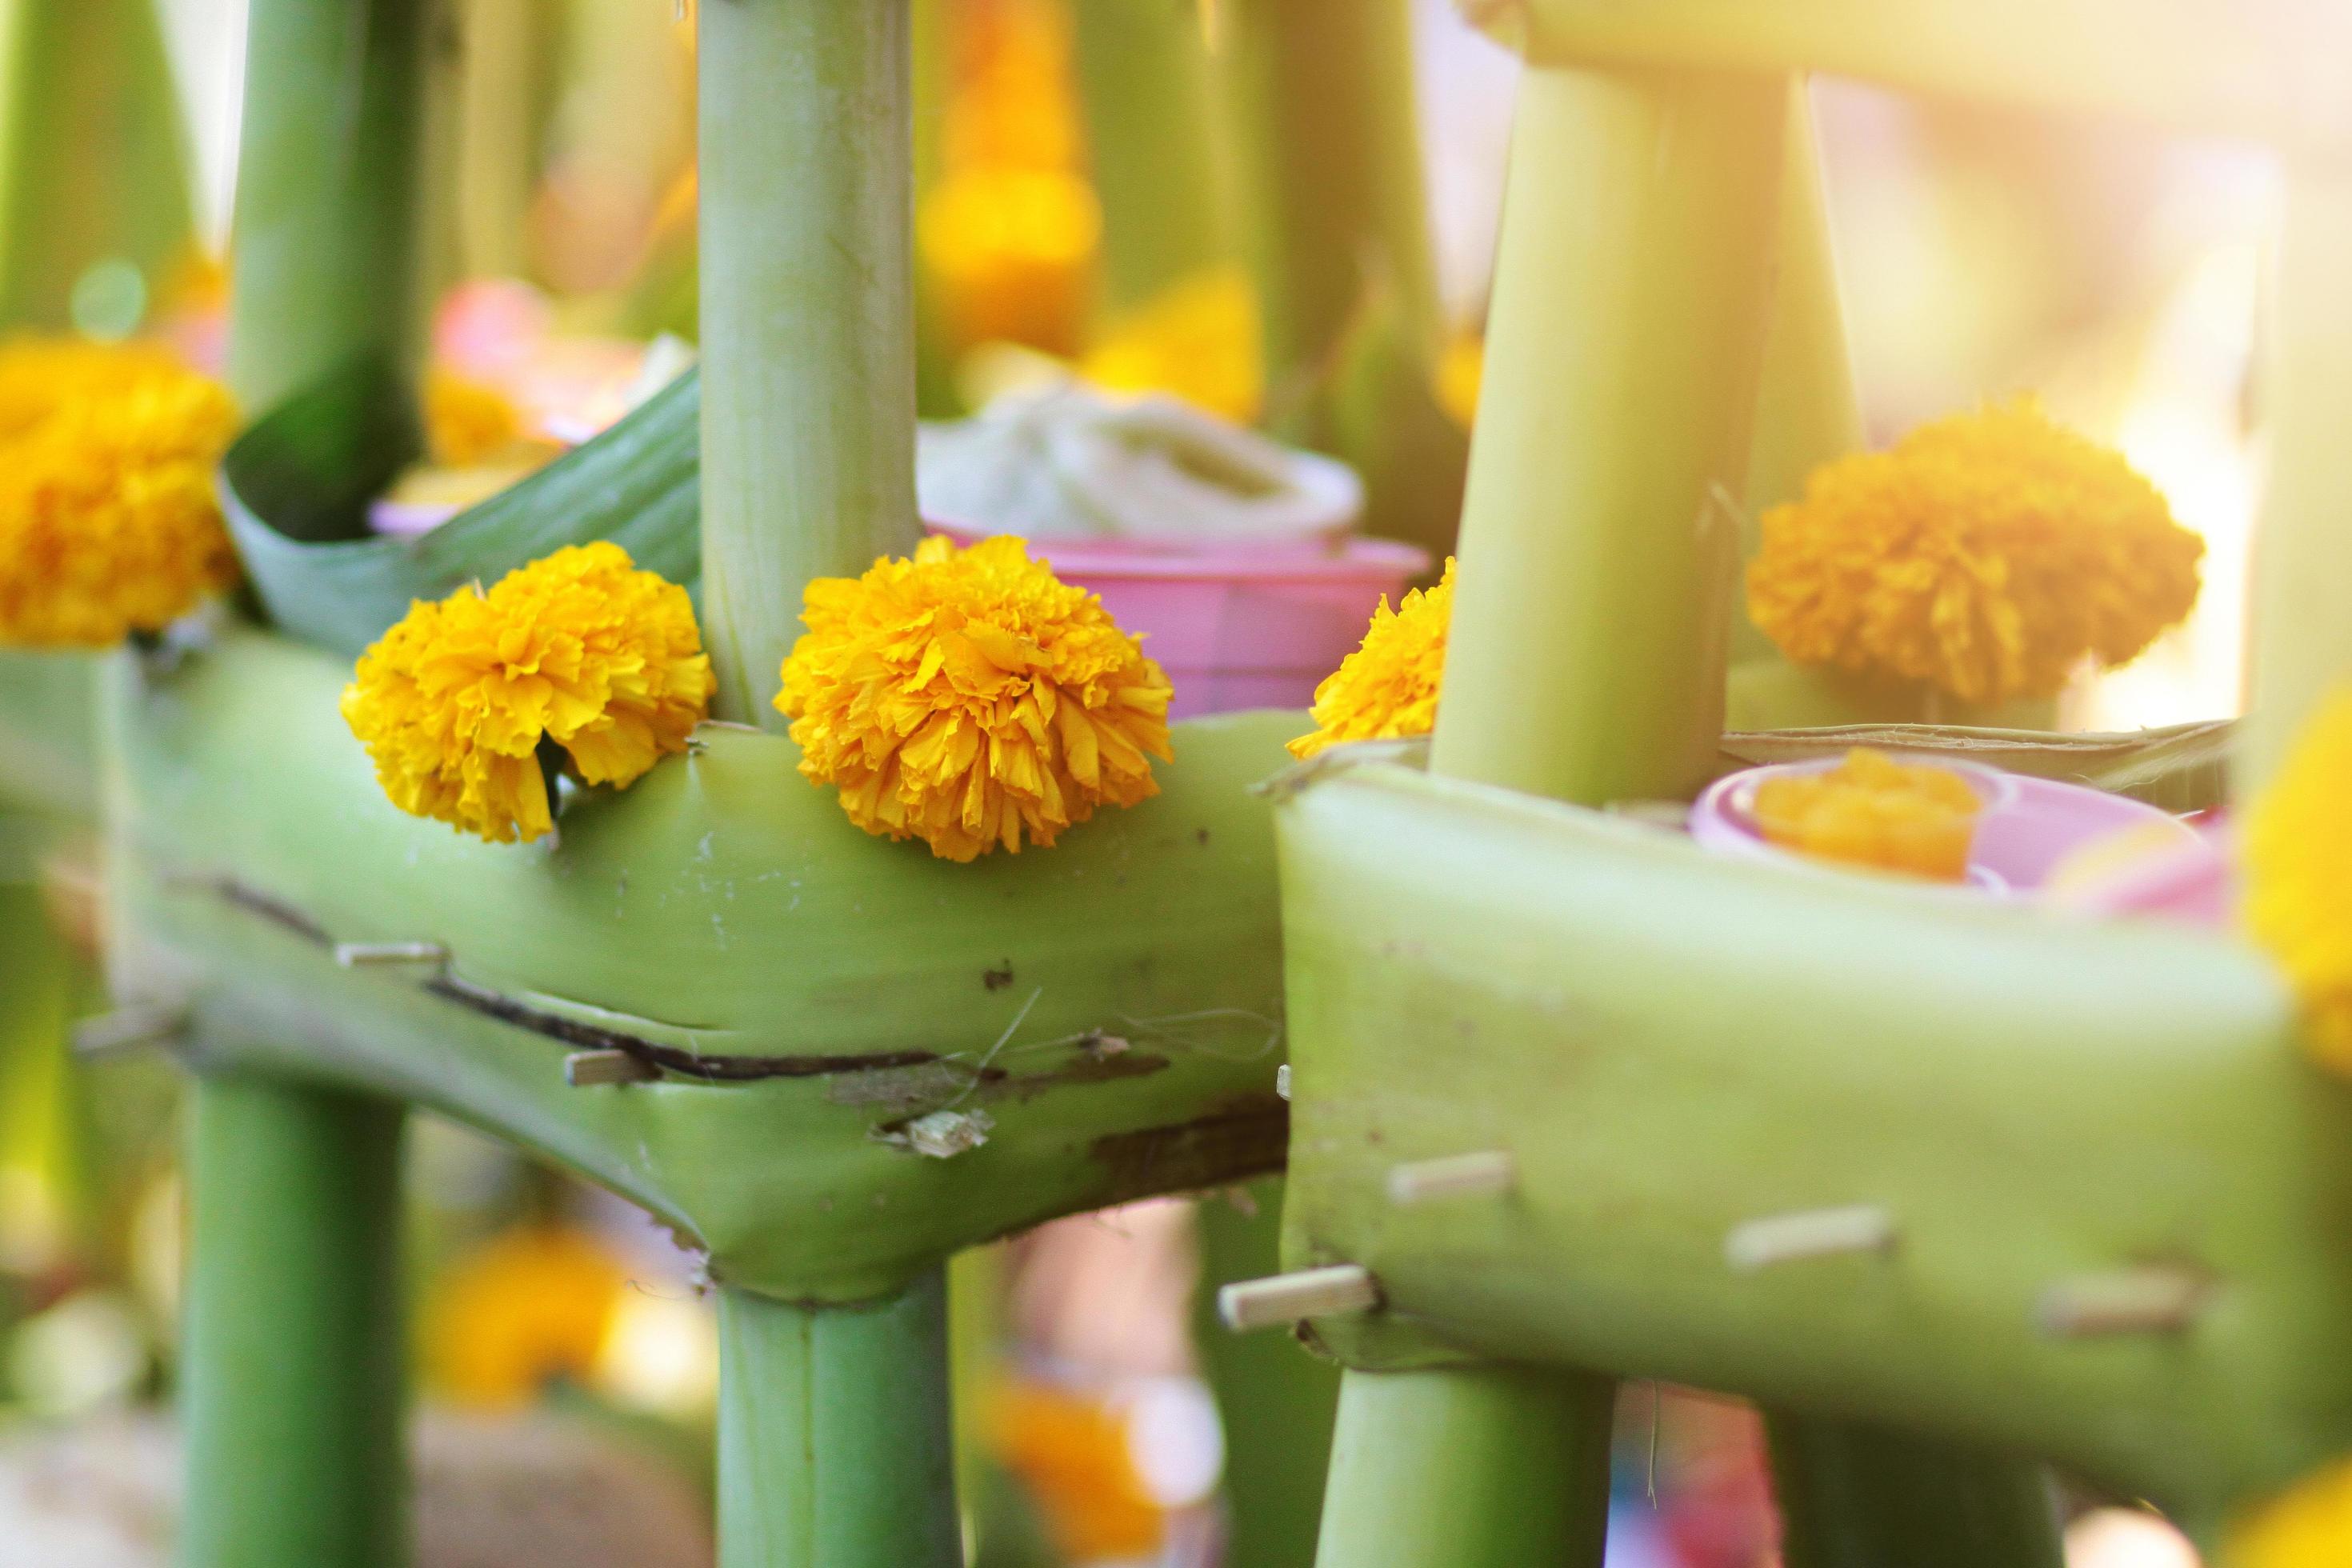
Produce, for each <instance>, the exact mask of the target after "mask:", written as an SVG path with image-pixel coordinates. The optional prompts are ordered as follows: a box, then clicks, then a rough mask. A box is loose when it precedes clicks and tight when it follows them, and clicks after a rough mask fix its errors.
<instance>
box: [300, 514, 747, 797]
mask: <svg viewBox="0 0 2352 1568" xmlns="http://www.w3.org/2000/svg"><path fill="white" fill-rule="evenodd" d="M712 684H713V681H712V678H711V674H710V660H709V658H707V657H706V656H705V655H704V654H703V652H702V638H701V634H700V632H699V631H698V628H697V627H696V626H695V620H694V606H693V605H692V604H691V603H690V602H689V601H688V598H687V596H686V590H685V589H683V588H680V587H678V586H677V584H674V583H667V582H664V581H663V580H662V579H661V578H659V577H657V576H656V575H655V574H652V573H650V572H640V571H637V570H635V567H634V566H633V565H632V564H631V563H630V561H629V556H628V552H626V551H625V550H623V549H622V548H621V547H620V546H619V545H617V544H613V543H610V542H597V543H593V544H586V545H572V546H569V547H567V548H565V549H562V550H559V551H557V552H555V553H554V554H552V555H550V556H548V557H547V558H546V559H544V560H541V561H536V562H533V563H531V564H530V565H528V566H524V567H520V568H518V569H517V570H515V571H513V572H509V573H508V574H506V576H504V577H503V578H501V579H499V582H498V583H497V584H495V585H494V586H493V587H491V588H490V590H489V591H488V593H484V592H483V591H482V589H481V588H480V586H479V585H478V584H477V585H471V586H467V587H465V588H460V589H459V590H458V591H457V592H456V593H455V594H452V595H449V596H448V597H447V598H446V599H444V600H442V601H441V602H440V603H438V604H427V603H425V602H424V601H422V600H419V601H418V602H416V603H415V604H413V605H410V606H409V611H408V614H407V616H405V617H404V618H403V619H402V620H401V621H400V622H399V623H398V624H397V625H395V626H393V627H392V629H391V630H389V631H387V632H386V633H384V635H383V638H382V639H381V640H380V641H378V642H377V643H376V644H375V646H374V647H371V648H369V649H368V651H367V652H366V654H365V655H363V656H362V658H361V659H360V661H359V666H358V668H357V669H356V670H355V671H354V673H353V677H352V683H351V685H349V686H347V687H345V688H344V689H343V700H342V711H343V718H344V721H346V722H347V723H349V724H350V725H351V727H352V733H353V734H354V735H356V736H358V737H359V739H360V742H361V743H362V744H363V745H365V746H366V747H367V750H368V754H369V755H370V756H371V757H373V759H374V761H375V772H376V777H377V779H378V780H379V781H381V782H382V784H383V788H384V793H385V794H386V795H390V796H391V797H392V801H393V804H394V805H397V806H399V807H400V808H401V809H402V810H403V811H405V812H409V813H412V814H413V815H415V816H430V817H436V818H438V819H439V820H441V821H443V822H446V823H449V824H450V825H452V826H456V827H458V828H461V829H464V830H465V831H467V832H470V833H478V834H479V835H481V837H484V838H487V839H491V840H493V841H496V842H499V843H507V842H511V841H512V840H513V839H514V838H516V837H518V836H520V837H523V838H536V837H539V836H540V835H541V834H543V833H545V832H547V831H548V829H549V828H550V827H551V826H554V819H553V816H552V815H551V803H550V801H549V799H548V795H547V783H546V780H545V777H544V776H543V774H542V773H541V766H540V748H541V742H542V741H544V742H552V743H553V744H554V745H555V746H556V747H558V748H560V749H561V752H562V758H563V761H564V765H565V766H566V768H567V769H568V771H570V772H571V773H573V774H574V775H575V776H576V777H578V778H580V779H582V780H583V781H584V782H586V783H588V784H620V785H626V784H630V783H632V782H634V781H635V779H637V778H638V777H639V776H640V775H642V774H643V773H646V770H647V769H649V768H651V767H652V766H653V765H654V763H656V762H657V761H659V760H660V759H661V758H662V757H663V756H664V755H666V754H667V753H669V752H682V751H684V750H685V749H686V739H687V736H688V733H689V732H690V731H692V730H693V729H694V727H695V725H696V724H698V723H699V722H700V721H701V720H702V717H703V715H704V714H705V713H706V712H707V711H708V710H709V704H710V692H711V687H712Z"/></svg>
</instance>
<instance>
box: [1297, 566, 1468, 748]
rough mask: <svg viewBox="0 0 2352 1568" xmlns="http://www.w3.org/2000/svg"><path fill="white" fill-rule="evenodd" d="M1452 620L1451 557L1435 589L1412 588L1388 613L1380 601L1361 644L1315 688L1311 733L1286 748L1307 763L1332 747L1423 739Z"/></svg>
mask: <svg viewBox="0 0 2352 1568" xmlns="http://www.w3.org/2000/svg"><path fill="white" fill-rule="evenodd" d="M1453 619H1454V558H1453V557H1452V556H1450V555H1449V556H1447V557H1446V560H1445V575H1444V576H1443V577H1441V578H1439V579H1438V583H1437V586H1436V587H1434V588H1431V589H1428V590H1425V591H1424V590H1423V589H1420V588H1415V589H1414V590H1413V591H1412V593H1410V594H1407V595H1405V596H1404V602H1403V603H1402V604H1401V605H1398V606H1397V607H1396V608H1395V609H1393V610H1391V609H1390V608H1389V601H1388V595H1385V594H1383V595H1381V603H1380V607H1379V608H1378V609H1376V610H1374V611H1373V612H1372V624H1371V626H1370V629H1369V630H1367V631H1366V632H1365V633H1364V641H1363V646H1362V647H1359V648H1358V649H1356V651H1355V652H1353V653H1351V654H1349V656H1348V657H1347V658H1345V659H1344V660H1342V661H1341V663H1340V665H1339V668H1338V669H1336V670H1334V671H1333V672H1332V673H1331V674H1329V675H1328V676H1326V677H1324V679H1323V684H1322V685H1320V686H1318V687H1317V688H1316V689H1315V709H1314V713H1313V717H1314V720H1315V730H1314V732H1313V733H1311V734H1306V735H1301V736H1299V737H1298V739H1297V740H1295V741H1293V742H1290V754H1291V755H1292V756H1294V757H1311V756H1313V755H1314V754H1315V753H1316V752H1319V751H1321V750H1322V749H1323V748H1324V747H1326V746H1328V745H1331V744H1332V743H1334V742H1339V741H1391V740H1395V739H1398V738H1399V737H1401V736H1406V735H1426V734H1428V733H1429V731H1431V730H1432V729H1433V728H1435V727H1436V724H1437V686H1438V682H1439V681H1440V680H1442V679H1444V676H1445V628H1446V626H1447V625H1448V624H1450V623H1451V622H1452V620H1453Z"/></svg>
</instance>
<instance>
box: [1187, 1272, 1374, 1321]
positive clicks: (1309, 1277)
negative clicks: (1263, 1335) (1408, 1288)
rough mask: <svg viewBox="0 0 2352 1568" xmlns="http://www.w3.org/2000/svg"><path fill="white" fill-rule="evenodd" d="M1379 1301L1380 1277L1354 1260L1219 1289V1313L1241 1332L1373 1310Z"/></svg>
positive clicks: (1241, 1281) (1248, 1280)
mask: <svg viewBox="0 0 2352 1568" xmlns="http://www.w3.org/2000/svg"><path fill="white" fill-rule="evenodd" d="M1380 1304H1381V1287H1380V1281H1378V1280H1376V1279H1373V1278H1372V1271H1371V1270H1370V1269H1369V1268H1364V1267H1362V1266H1361V1265H1360V1264H1355V1263H1335V1264H1333V1265H1332V1266H1331V1267H1329V1268H1306V1269H1301V1270H1300V1271H1299V1272H1297V1273H1296V1274H1276V1275H1273V1276H1271V1277H1270V1278H1267V1279H1244V1280H1240V1281H1238V1282H1236V1283H1234V1284H1232V1285H1228V1286H1226V1287H1225V1288H1224V1289H1222V1290H1220V1291H1218V1292H1217V1316H1218V1317H1220V1318H1222V1319H1223V1320H1224V1324H1225V1327H1226V1328H1228V1329H1231V1330H1232V1331H1234V1333H1237V1334H1245V1333H1248V1332H1249V1331H1251V1330H1253V1329H1270V1328H1274V1327H1276V1326H1278V1325H1280V1324H1283V1323H1295V1322H1297V1321H1298V1320H1299V1319H1301V1318H1335V1317H1340V1316H1343V1315H1347V1314H1351V1313H1356V1312H1369V1311H1370V1310H1372V1309H1373V1308H1375V1307H1377V1306H1379V1305H1380Z"/></svg>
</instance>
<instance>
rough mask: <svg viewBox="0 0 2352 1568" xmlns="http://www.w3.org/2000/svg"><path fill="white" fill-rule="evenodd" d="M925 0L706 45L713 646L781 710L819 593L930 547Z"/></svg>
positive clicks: (708, 536) (719, 13)
mask: <svg viewBox="0 0 2352 1568" xmlns="http://www.w3.org/2000/svg"><path fill="white" fill-rule="evenodd" d="M697 16H698V26H699V28H700V49H699V58H700V60H701V66H700V71H701V77H700V110H699V112H700V116H701V136H700V146H701V175H700V178H701V193H702V200H701V225H702V247H701V257H702V332H701V337H702V367H703V369H702V388H703V394H702V396H703V402H702V604H703V637H704V641H705V643H706V645H707V646H708V647H709V649H710V656H711V664H712V666H713V668H714V669H715V670H716V672H717V674H718V677H719V696H718V701H717V703H716V705H715V707H714V711H715V712H716V714H717V715H718V716H719V717H720V718H723V719H730V720H733V721H738V722H741V723H749V724H758V725H761V726H762V727H764V728H767V729H771V730H782V729H783V728H785V725H786V721H785V720H784V718H783V716H782V714H780V713H778V712H777V711H776V710H775V708H774V706H773V703H772V698H773V697H774V696H775V693H776V689H777V686H778V684H779V677H778V670H779V668H780V667H781V666H782V663H783V658H784V655H785V654H786V653H788V652H790V651H791V648H792V645H793V639H794V637H796V636H797V635H798V632H799V617H800V612H801V594H802V590H803V588H805V587H806V585H807V584H808V583H809V581H810V580H811V579H812V578H815V577H824V576H840V575H855V574H857V573H860V572H863V571H864V570H866V567H867V566H869V565H871V564H872V563H873V561H874V558H875V557H876V556H877V555H884V554H904V553H906V552H908V550H910V549H912V548H913V546H914V544H915V542H916V541H917V539H918V538H919V536H920V530H919V526H918V524H917V522H916V517H915V325H914V321H915V318H914V304H913V299H914V283H913V266H914V263H913V253H912V250H911V248H910V246H911V240H910V237H909V233H908V226H909V223H910V221H911V207H912V196H911V194H910V192H911V188H912V183H913V159H914V154H913V149H912V136H913V114H912V110H911V109H910V107H909V102H910V80H909V79H910V72H911V65H910V58H909V57H910V53H911V50H910V47H909V31H910V28H909V16H908V0H860V3H859V4H856V5H843V4H841V3H840V0H709V3H708V4H705V5H701V6H700V7H698V12H697Z"/></svg>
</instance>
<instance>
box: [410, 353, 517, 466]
mask: <svg viewBox="0 0 2352 1568" xmlns="http://www.w3.org/2000/svg"><path fill="white" fill-rule="evenodd" d="M522 433H523V432H522V413H521V411H520V409H518V408H516V407H515V405H514V400H513V399H512V398H510V397H509V396H508V395H506V394H505V393H503V392H500V391H499V389H498V388H497V387H495V386H492V385H490V384H488V382H480V381H470V380H468V379H467V378H466V377H464V376H461V375H453V374H450V373H449V372H447V371H435V372H434V373H433V374H430V375H428V376H426V377H425V455H426V457H427V458H429V459H430V460H431V461H432V462H433V463H434V465H435V466H436V467H438V468H471V467H473V466H474V465H475V464H477V463H480V462H484V461H486V460H488V458H493V457H496V456H497V455H498V454H499V453H500V452H502V451H504V450H505V449H506V448H508V447H511V446H513V445H514V444H515V443H516V442H518V441H520V440H521V439H522Z"/></svg>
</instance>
